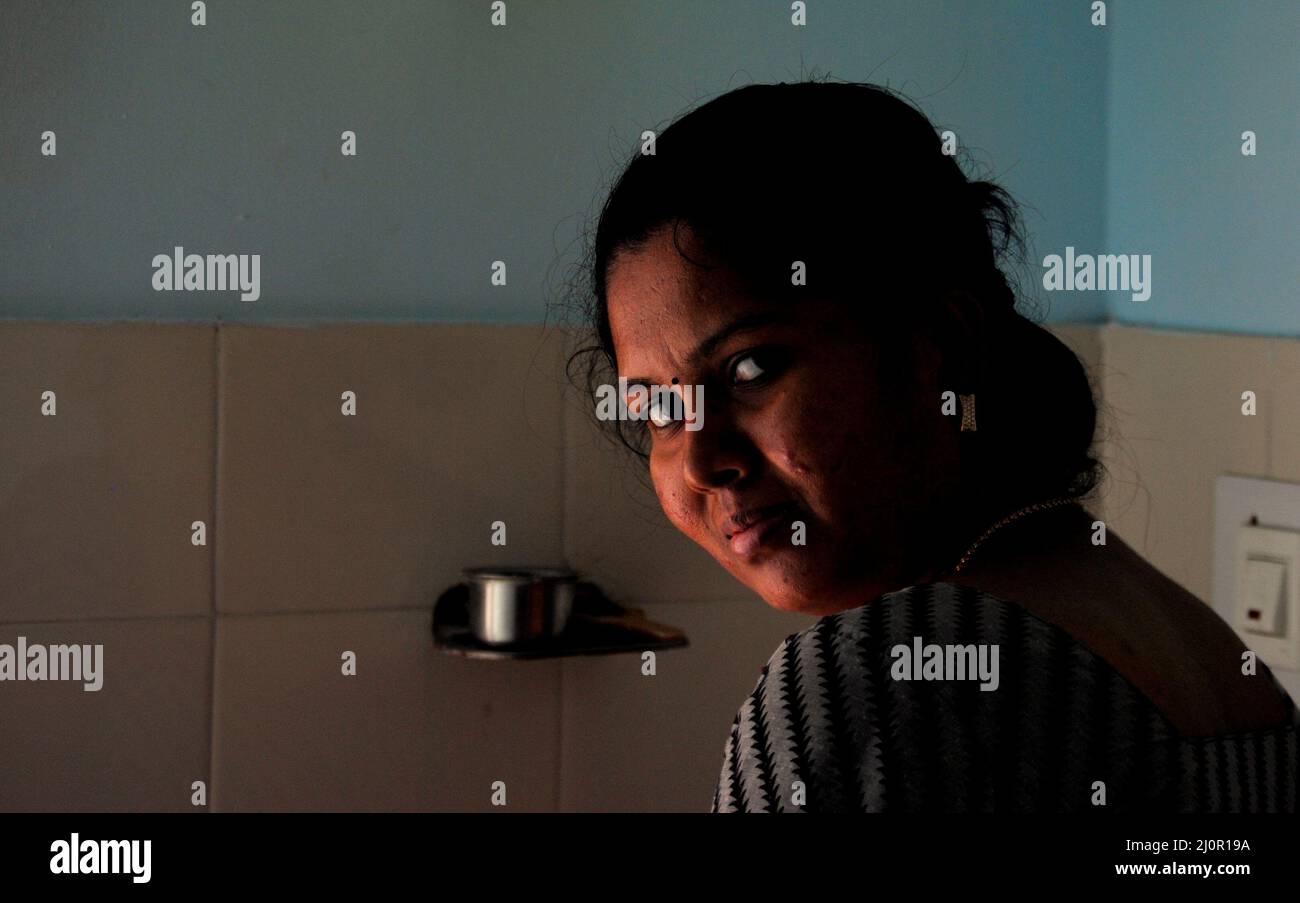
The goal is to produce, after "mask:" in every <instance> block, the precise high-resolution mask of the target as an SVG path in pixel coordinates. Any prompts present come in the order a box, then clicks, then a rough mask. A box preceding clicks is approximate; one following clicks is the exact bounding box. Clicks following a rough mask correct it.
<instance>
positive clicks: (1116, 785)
mask: <svg viewBox="0 0 1300 903" xmlns="http://www.w3.org/2000/svg"><path fill="white" fill-rule="evenodd" d="M1287 730H1288V731H1289V733H1286V734H1285V735H1282V734H1279V735H1278V736H1279V737H1281V738H1282V742H1283V743H1284V746H1283V747H1282V748H1281V749H1280V751H1278V752H1277V753H1276V754H1274V753H1268V755H1271V756H1272V758H1271V759H1267V761H1269V762H1273V763H1274V764H1275V765H1276V767H1278V768H1281V769H1282V770H1284V771H1285V770H1288V769H1290V770H1291V771H1295V767H1293V766H1295V765H1296V763H1300V758H1298V757H1297V754H1296V752H1295V750H1294V749H1292V746H1285V744H1288V743H1289V744H1292V745H1294V743H1295V729H1294V727H1290V728H1288V729H1287ZM1241 739H1242V738H1236V739H1234V740H1233V743H1232V744H1230V745H1229V746H1230V749H1229V752H1231V753H1232V755H1231V756H1230V757H1229V758H1230V759H1231V761H1233V762H1238V764H1240V763H1241V762H1244V759H1242V756H1241V750H1243V749H1245V747H1242V746H1241V745H1240V742H1239V741H1240V740H1241ZM1259 739H1260V740H1261V745H1260V750H1261V751H1260V752H1259V755H1260V756H1265V752H1264V750H1265V747H1266V746H1268V744H1272V743H1273V741H1274V739H1276V738H1273V737H1272V735H1269V737H1264V735H1260V738H1259ZM1225 748H1228V747H1225ZM1268 748H1272V747H1268ZM1214 749H1217V747H1213V744H1210V745H1207V744H1205V743H1201V744H1193V743H1191V742H1190V741H1186V740H1185V739H1184V738H1182V737H1180V736H1179V735H1178V733H1177V731H1175V730H1174V729H1173V727H1172V725H1171V724H1170V723H1169V721H1168V720H1167V719H1165V718H1164V717H1163V715H1162V714H1161V713H1160V711H1159V710H1158V709H1157V708H1156V706H1155V705H1154V703H1152V701H1151V700H1150V699H1149V698H1148V697H1147V696H1145V695H1144V694H1143V693H1141V692H1140V691H1139V690H1138V689H1137V688H1136V687H1135V686H1134V685H1132V684H1131V683H1129V682H1128V680H1126V679H1125V677H1124V676H1123V675H1122V674H1121V673H1120V672H1119V671H1118V670H1116V669H1115V668H1113V667H1111V666H1110V664H1109V663H1108V662H1107V661H1105V660H1104V659H1102V658H1101V657H1100V656H1098V655H1096V654H1094V653H1093V652H1092V650H1091V649H1089V648H1088V647H1087V646H1086V645H1084V644H1083V643H1081V642H1079V641H1078V640H1076V639H1075V638H1073V637H1072V636H1071V635H1070V634H1068V633H1067V632H1066V631H1065V630H1063V629H1061V628H1060V627H1058V626H1056V625H1054V624H1051V623H1049V622H1047V621H1044V620H1042V619H1040V618H1038V617H1037V616H1035V615H1034V614H1032V613H1031V612H1029V611H1028V610H1027V609H1025V608H1024V607H1023V606H1020V605H1017V604H1014V603H1010V602H1007V601H1006V600H1004V599H1001V598H999V597H998V596H995V595H993V594H991V593H988V592H985V591H982V590H980V589H978V588H975V587H972V586H969V585H959V584H949V583H932V584H918V585H916V586H911V587H907V588H905V589H902V590H899V591H897V592H892V593H887V594H885V595H883V596H880V597H878V598H876V599H874V600H872V601H871V602H869V603H868V604H866V605H863V606H860V607H858V608H854V609H850V610H847V611H842V612H838V613H836V614H833V615H828V616H826V617H823V618H821V619H820V620H819V621H818V622H817V623H815V624H814V625H813V626H811V627H809V628H807V629H805V630H802V631H800V632H798V633H794V634H791V635H789V636H788V637H786V639H785V640H784V641H782V643H781V644H780V645H779V646H778V647H777V649H776V651H775V652H774V653H773V654H772V655H771V657H770V658H769V659H768V661H767V663H766V665H764V666H763V668H762V674H761V675H760V677H759V678H758V681H757V682H756V684H755V686H754V690H753V692H752V693H751V694H750V695H749V697H748V698H746V700H745V701H744V703H743V704H742V706H741V708H740V710H739V712H738V713H737V715H736V718H735V720H734V721H733V723H732V728H731V732H730V735H729V738H728V741H727V743H726V747H725V750H724V756H723V767H722V771H721V774H720V776H719V781H718V784H717V786H716V788H715V795H714V810H715V811H795V810H799V811H811V810H817V811H879V810H885V809H902V810H907V811H917V810H944V811H991V810H1007V809H1010V810H1016V811H1063V810H1085V809H1089V808H1092V807H1093V806H1096V805H1098V802H1097V800H1098V798H1099V796H1098V795H1099V794H1100V798H1101V799H1103V800H1104V799H1105V796H1106V794H1107V793H1108V792H1109V793H1110V794H1111V800H1112V802H1111V805H1113V806H1117V807H1122V808H1124V807H1132V806H1138V807H1139V808H1143V807H1150V806H1152V805H1157V804H1158V806H1163V807H1170V808H1178V807H1179V806H1182V805H1197V806H1200V805H1206V806H1209V807H1211V808H1213V806H1214V805H1217V803H1215V802H1214V800H1219V798H1220V796H1222V800H1220V802H1223V801H1226V800H1228V797H1229V796H1230V795H1231V794H1227V793H1226V791H1225V792H1224V793H1219V791H1217V790H1215V788H1216V787H1218V786H1219V784H1218V783H1217V781H1218V778H1217V777H1215V774H1217V772H1215V774H1209V776H1208V777H1207V776H1206V775H1207V772H1206V770H1205V769H1206V768H1208V766H1205V765H1204V764H1203V763H1202V762H1201V760H1202V759H1204V760H1206V761H1211V760H1213V761H1216V762H1217V761H1218V759H1217V758H1215V756H1214V755H1212V754H1213V753H1214ZM1288 750H1289V752H1288ZM1227 755H1228V754H1227V753H1225V756H1227ZM1188 757H1190V758H1188ZM1224 761H1228V759H1225V760H1224ZM1259 761H1260V762H1264V761H1266V759H1265V758H1260V759H1259ZM1189 763H1190V764H1189ZM1215 768H1216V769H1217V768H1218V766H1217V765H1216V766H1215ZM1261 773H1262V772H1261ZM1288 774H1290V772H1288ZM1294 778H1295V775H1291V776H1290V777H1287V778H1286V780H1282V781H1281V782H1280V783H1279V784H1278V786H1280V787H1282V788H1284V789H1285V788H1286V787H1292V788H1293V787H1294V786H1295V780H1294ZM1243 780H1244V779H1243ZM1188 781H1191V782H1192V783H1191V784H1188ZM1224 786H1225V787H1226V786H1227V785H1224ZM1242 786H1243V787H1244V786H1245V785H1244V784H1243V785H1242ZM1252 792H1253V791H1252ZM1263 792H1264V791H1262V790H1260V791H1259V793H1260V794H1261V799H1262V798H1263V797H1262V794H1263ZM1287 792H1289V791H1287ZM1211 798H1212V799H1211ZM1243 798H1244V797H1243ZM1207 800H1208V802H1207ZM1225 805H1226V803H1225ZM1278 805H1279V806H1280V808H1282V809H1283V810H1284V811H1290V810H1288V809H1287V806H1286V805H1283V804H1282V803H1279V804H1278ZM1289 805H1290V807H1291V809H1293V808H1294V805H1295V803H1294V800H1292V802H1291V803H1290V804H1289Z"/></svg>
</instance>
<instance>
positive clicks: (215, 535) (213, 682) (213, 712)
mask: <svg viewBox="0 0 1300 903" xmlns="http://www.w3.org/2000/svg"><path fill="white" fill-rule="evenodd" d="M215 334H216V336H215V337H216V341H215V342H214V343H213V347H214V349H215V354H214V355H213V357H214V361H213V372H214V376H215V379H214V383H215V384H214V386H213V395H214V399H213V402H214V403H213V414H212V419H213V430H212V596H211V599H210V600H209V608H208V614H209V618H210V619H211V623H210V624H209V634H208V638H209V643H208V654H209V655H210V656H211V660H210V667H209V668H208V678H209V683H208V800H207V802H208V805H207V806H206V808H207V810H208V812H212V811H213V810H214V807H215V806H216V802H217V800H216V792H217V788H216V781H215V780H214V778H215V776H216V767H217V593H218V590H219V589H220V586H219V580H220V576H221V556H220V555H219V554H218V551H219V549H218V546H219V544H220V543H221V528H220V525H219V524H218V523H217V509H218V507H219V505H220V503H221V502H220V500H221V486H220V482H221V342H222V330H221V321H220V320H218V321H217V325H216V329H215Z"/></svg>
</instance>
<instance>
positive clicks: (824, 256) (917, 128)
mask: <svg viewBox="0 0 1300 903" xmlns="http://www.w3.org/2000/svg"><path fill="white" fill-rule="evenodd" d="M654 144H655V147H654V152H653V154H651V153H642V152H641V146H640V143H638V148H637V151H636V152H635V153H634V155H633V157H632V159H631V161H630V162H629V163H628V164H627V166H626V167H625V168H624V170H623V171H622V174H621V176H619V178H618V180H617V182H616V183H615V185H614V187H613V188H612V189H611V190H610V192H609V195H608V197H607V198H606V200H605V203H604V207H603V209H602V210H601V213H600V217H599V222H598V225H597V228H596V232H595V237H594V241H593V242H592V244H591V246H590V248H589V249H588V253H587V257H586V259H585V260H584V261H583V264H582V272H583V274H584V276H583V283H584V284H583V285H582V288H581V289H580V290H581V292H582V294H583V298H584V303H583V305H582V306H583V312H584V316H585V319H586V320H587V323H588V326H589V327H590V329H591V330H592V331H593V332H594V337H593V341H592V342H591V343H590V344H589V345H588V346H587V347H585V348H582V349H579V350H578V351H577V352H576V353H575V354H574V355H573V356H572V357H571V358H570V366H569V373H570V377H571V378H574V379H575V381H576V382H578V383H579V384H580V385H582V386H583V387H584V388H585V389H586V390H587V391H589V392H590V391H591V390H593V389H594V387H595V386H596V385H598V384H600V383H602V382H610V381H612V379H611V377H612V375H613V374H614V373H616V372H617V370H616V360H615V355H614V347H613V341H612V337H611V335H610V327H609V316H608V311H607V307H606V302H607V296H606V280H607V277H608V274H609V270H610V266H611V264H612V263H613V262H614V261H615V259H616V257H617V256H618V255H619V254H620V253H623V252H627V251H635V250H637V249H638V248H639V247H641V246H642V245H643V244H644V243H645V242H646V240H647V239H648V238H649V237H651V236H652V235H653V234H655V233H656V232H658V231H659V230H660V229H664V228H671V229H672V234H673V239H674V243H675V244H676V246H677V249H678V251H679V253H681V254H682V256H683V258H684V259H687V260H690V261H691V262H692V263H694V264H696V265H699V266H704V267H709V266H712V265H716V262H721V263H724V264H725V265H726V266H727V267H728V268H729V269H730V270H731V271H732V272H734V273H735V274H736V275H737V276H739V278H740V279H741V280H742V284H744V285H745V286H746V287H747V288H749V289H751V290H752V291H753V292H754V293H755V295H756V296H761V297H765V298H768V299H772V300H780V299H788V300H790V301H791V302H796V301H797V300H798V299H799V298H800V297H801V295H800V293H801V292H813V291H815V292H816V293H817V294H819V295H825V296H829V297H834V298H836V299H838V300H841V301H843V302H844V303H851V304H855V305H857V306H858V313H859V314H860V315H861V316H863V317H867V318H870V321H871V322H872V323H873V326H875V325H878V326H879V328H880V331H881V335H882V337H883V336H888V335H889V334H891V331H892V330H898V329H909V328H913V327H915V326H916V325H917V324H920V323H922V322H925V323H928V324H931V325H933V324H934V323H935V322H936V320H937V318H940V317H941V316H942V314H941V311H942V310H943V308H942V307H941V306H940V305H938V304H937V303H936V302H937V301H938V300H939V299H940V298H941V297H942V296H943V295H944V294H946V292H947V291H948V290H954V289H956V290H964V291H965V292H967V293H969V295H971V296H972V297H974V298H975V299H977V301H978V302H979V304H980V306H981V308H982V310H983V315H984V318H985V321H986V324H987V326H986V335H987V339H988V343H989V345H988V351H989V355H988V360H987V363H986V365H985V366H986V370H985V371H984V375H983V379H982V381H981V384H980V388H979V394H978V396H977V398H978V404H977V407H976V413H977V418H978V422H979V428H978V430H979V431H978V433H977V434H976V435H978V437H979V439H978V442H977V443H976V445H977V446H978V448H979V456H980V461H979V462H978V466H979V472H980V473H981V474H983V475H985V476H986V477H987V480H984V481H982V482H984V483H985V485H986V487H989V488H988V489H987V491H989V492H994V491H996V493H997V495H998V497H999V498H998V501H1000V502H1003V503H1006V504H1022V503H1024V502H1028V501H1037V500H1040V499H1043V498H1047V497H1052V496H1059V495H1069V496H1071V497H1074V498H1081V497H1083V496H1085V495H1087V494H1090V493H1091V492H1093V491H1094V490H1095V489H1096V487H1097V484H1098V481H1099V464H1098V462H1097V461H1096V460H1095V459H1094V458H1093V457H1091V454H1090V451H1091V447H1092V442H1093V434H1094V431H1095V427H1096V416H1097V411H1096V405H1095V402H1094V398H1093V393H1092V388H1091V386H1090V384H1089V380H1088V376H1087V374H1086V372H1085V371H1084V368H1083V366H1082V364H1081V363H1080V361H1079V359H1078V357H1077V356H1076V355H1075V354H1074V353H1073V352H1072V351H1070V350H1069V348H1067V347H1066V346H1065V345H1064V344H1062V343H1061V342H1060V341H1059V340H1058V339H1057V338H1056V337H1055V336H1053V335H1052V334H1051V333H1049V332H1048V331H1047V330H1045V329H1043V328H1042V327H1041V326H1040V325H1038V324H1037V323H1035V322H1033V321H1031V320H1030V319H1028V318H1027V317H1025V316H1024V315H1023V314H1021V313H1020V312H1019V311H1017V310H1016V301H1017V293H1016V292H1015V291H1014V290H1013V288H1012V283H1011V281H1009V280H1008V277H1007V274H1006V272H1005V271H1004V264H1005V263H1006V262H1007V261H1009V260H1011V261H1015V262H1021V261H1023V257H1024V238H1023V235H1022V233H1021V231H1020V226H1019V222H1018V216H1017V207H1016V204H1015V202H1014V201H1013V200H1012V199H1011V197H1010V196H1009V195H1008V194H1007V193H1006V192H1005V191H1004V190H1003V189H1002V188H1000V187H998V186H997V185H995V184H993V183H992V182H989V181H981V180H971V179H968V178H967V176H966V175H965V174H964V173H963V171H962V169H961V167H960V166H959V165H958V163H957V161H956V160H955V159H954V157H953V156H951V155H949V154H945V153H944V150H943V141H942V138H941V136H940V135H939V134H938V133H937V132H936V130H935V127H934V126H933V125H932V124H931V122H930V121H929V119H928V118H927V117H926V116H925V114H923V113H922V112H921V111H920V110H919V109H917V108H916V107H915V106H914V105H912V104H911V102H910V101H908V100H906V98H903V97H902V96H901V95H899V94H897V93H896V92H894V91H892V90H890V89H887V88H882V87H878V86H875V85H869V84H859V83H851V82H834V81H815V80H814V81H801V82H797V83H782V84H772V85H749V86H746V87H743V88H739V89H736V90H734V91H731V92H729V93H727V94H724V95H722V96H720V97H717V98H715V99H713V100H711V101H709V102H707V103H705V104H703V105H701V106H699V107H697V108H696V109H694V110H692V111H690V112H688V113H687V114H685V115H684V116H682V117H680V118H679V119H677V120H676V121H675V122H673V123H672V124H671V125H670V126H669V127H668V128H667V129H665V130H664V131H663V132H662V134H659V135H658V136H657V138H656V139H655V142H654ZM683 226H686V227H689V233H690V235H691V238H692V239H693V241H692V242H691V248H692V249H701V248H702V249H704V250H706V251H707V254H705V255H704V256H706V257H708V258H710V259H711V261H713V263H711V262H710V260H697V259H695V257H693V256H692V253H693V251H692V250H688V249H686V248H683V246H682V244H681V242H680V237H681V234H680V230H681V227H683ZM694 253H695V254H696V256H699V252H698V250H694ZM796 260H799V261H803V262H804V263H805V264H806V272H807V274H808V279H807V281H808V285H807V286H796V285H792V284H791V282H792V280H791V278H790V275H791V265H792V262H793V261H796ZM864 272H867V273H869V276H867V277H864ZM864 283H869V284H870V285H871V291H870V293H869V294H868V293H864V292H863V290H862V287H863V285H864ZM802 297H807V295H803V296H802ZM904 344H906V343H895V342H888V341H887V342H886V343H885V346H886V347H894V348H897V347H901V346H902V345H904ZM584 361H585V362H586V367H585V368H581V367H580V366H579V365H580V363H581V362H584ZM575 368H577V369H576V370H575ZM575 372H576V373H577V376H576V377H575ZM952 388H953V390H954V391H957V390H959V389H960V387H958V386H953V387H952ZM935 405H936V408H935V410H936V412H937V411H938V405H939V399H935ZM611 426H612V427H613V428H615V429H616V436H617V438H619V439H620V440H621V441H622V442H623V443H624V444H625V445H627V446H628V447H630V448H632V449H633V450H635V451H637V452H638V453H640V454H644V448H643V446H642V442H643V441H644V439H643V436H644V432H643V431H629V430H625V429H624V426H625V424H624V423H623V422H620V421H614V422H612V424H611ZM992 487H997V488H996V490H994V489H993V488H992Z"/></svg>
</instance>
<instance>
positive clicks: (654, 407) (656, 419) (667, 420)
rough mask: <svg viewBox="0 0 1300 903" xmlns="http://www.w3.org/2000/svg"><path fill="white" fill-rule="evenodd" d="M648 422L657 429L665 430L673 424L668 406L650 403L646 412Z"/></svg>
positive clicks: (654, 402) (655, 402)
mask: <svg viewBox="0 0 1300 903" xmlns="http://www.w3.org/2000/svg"><path fill="white" fill-rule="evenodd" d="M647 415H648V417H649V419H650V422H651V423H653V424H654V425H655V426H656V427H658V428H659V429H661V430H662V429H665V428H667V427H668V425H669V424H671V423H672V422H673V416H672V412H671V411H670V410H668V406H667V405H665V404H662V403H661V402H659V401H652V402H650V410H649V411H648V412H647Z"/></svg>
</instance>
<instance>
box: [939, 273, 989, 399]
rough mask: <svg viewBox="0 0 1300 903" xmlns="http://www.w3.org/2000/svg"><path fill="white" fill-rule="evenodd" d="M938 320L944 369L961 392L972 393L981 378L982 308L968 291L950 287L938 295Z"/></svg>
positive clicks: (982, 364)
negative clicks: (956, 383)
mask: <svg viewBox="0 0 1300 903" xmlns="http://www.w3.org/2000/svg"><path fill="white" fill-rule="evenodd" d="M939 320H940V322H939V323H938V324H936V325H937V329H936V330H935V334H936V337H937V338H938V340H939V345H940V347H941V348H942V349H943V355H944V361H945V364H946V367H945V370H946V371H947V373H948V374H949V375H950V377H951V378H953V379H955V380H957V382H958V383H959V386H958V389H959V390H960V391H961V392H962V393H963V394H970V393H972V392H975V391H976V390H977V389H978V387H979V386H980V385H981V384H982V383H983V381H984V380H983V375H984V355H985V342H984V325H985V318H984V307H983V305H981V304H980V302H979V299H978V298H976V297H975V296H974V295H972V294H971V293H970V292H968V291H965V290H964V289H952V290H950V291H948V292H945V293H944V295H943V296H942V297H941V298H940V304H939Z"/></svg>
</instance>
